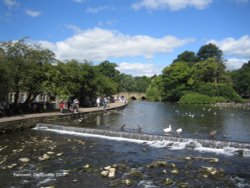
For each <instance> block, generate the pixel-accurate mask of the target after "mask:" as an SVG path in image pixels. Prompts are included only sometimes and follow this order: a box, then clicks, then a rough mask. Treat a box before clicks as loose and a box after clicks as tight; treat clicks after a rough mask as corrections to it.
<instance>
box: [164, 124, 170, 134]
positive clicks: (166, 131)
mask: <svg viewBox="0 0 250 188" xmlns="http://www.w3.org/2000/svg"><path fill="white" fill-rule="evenodd" d="M163 131H164V132H165V133H169V132H171V131H172V127H171V125H169V126H168V127H167V128H165V129H163Z"/></svg>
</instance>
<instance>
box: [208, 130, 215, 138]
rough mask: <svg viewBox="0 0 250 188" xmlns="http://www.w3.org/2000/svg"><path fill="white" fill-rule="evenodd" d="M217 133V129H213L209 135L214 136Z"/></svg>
mask: <svg viewBox="0 0 250 188" xmlns="http://www.w3.org/2000/svg"><path fill="white" fill-rule="evenodd" d="M216 134H217V130H213V131H211V132H210V133H209V136H211V137H214V136H215V135H216Z"/></svg>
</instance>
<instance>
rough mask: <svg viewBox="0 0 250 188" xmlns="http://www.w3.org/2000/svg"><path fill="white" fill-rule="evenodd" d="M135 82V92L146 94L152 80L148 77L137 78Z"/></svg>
mask: <svg viewBox="0 0 250 188" xmlns="http://www.w3.org/2000/svg"><path fill="white" fill-rule="evenodd" d="M134 82H135V89H134V91H135V92H141V93H144V92H146V89H147V88H148V86H149V84H150V82H151V79H150V78H149V77H146V76H141V77H135V78H134Z"/></svg>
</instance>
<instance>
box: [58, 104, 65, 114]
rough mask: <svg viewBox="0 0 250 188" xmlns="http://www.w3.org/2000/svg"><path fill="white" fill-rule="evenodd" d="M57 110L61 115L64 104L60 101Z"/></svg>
mask: <svg viewBox="0 0 250 188" xmlns="http://www.w3.org/2000/svg"><path fill="white" fill-rule="evenodd" d="M59 108H60V112H61V113H63V109H64V102H63V101H61V102H60V103H59Z"/></svg>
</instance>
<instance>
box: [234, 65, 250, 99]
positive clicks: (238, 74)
mask: <svg viewBox="0 0 250 188" xmlns="http://www.w3.org/2000/svg"><path fill="white" fill-rule="evenodd" d="M231 75H232V80H233V85H234V88H235V90H236V91H237V92H238V93H239V94H240V95H241V96H242V97H245V98H249V97H250V61H248V63H245V64H243V65H242V67H241V68H240V69H239V70H235V71H233V72H232V73H231Z"/></svg>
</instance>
